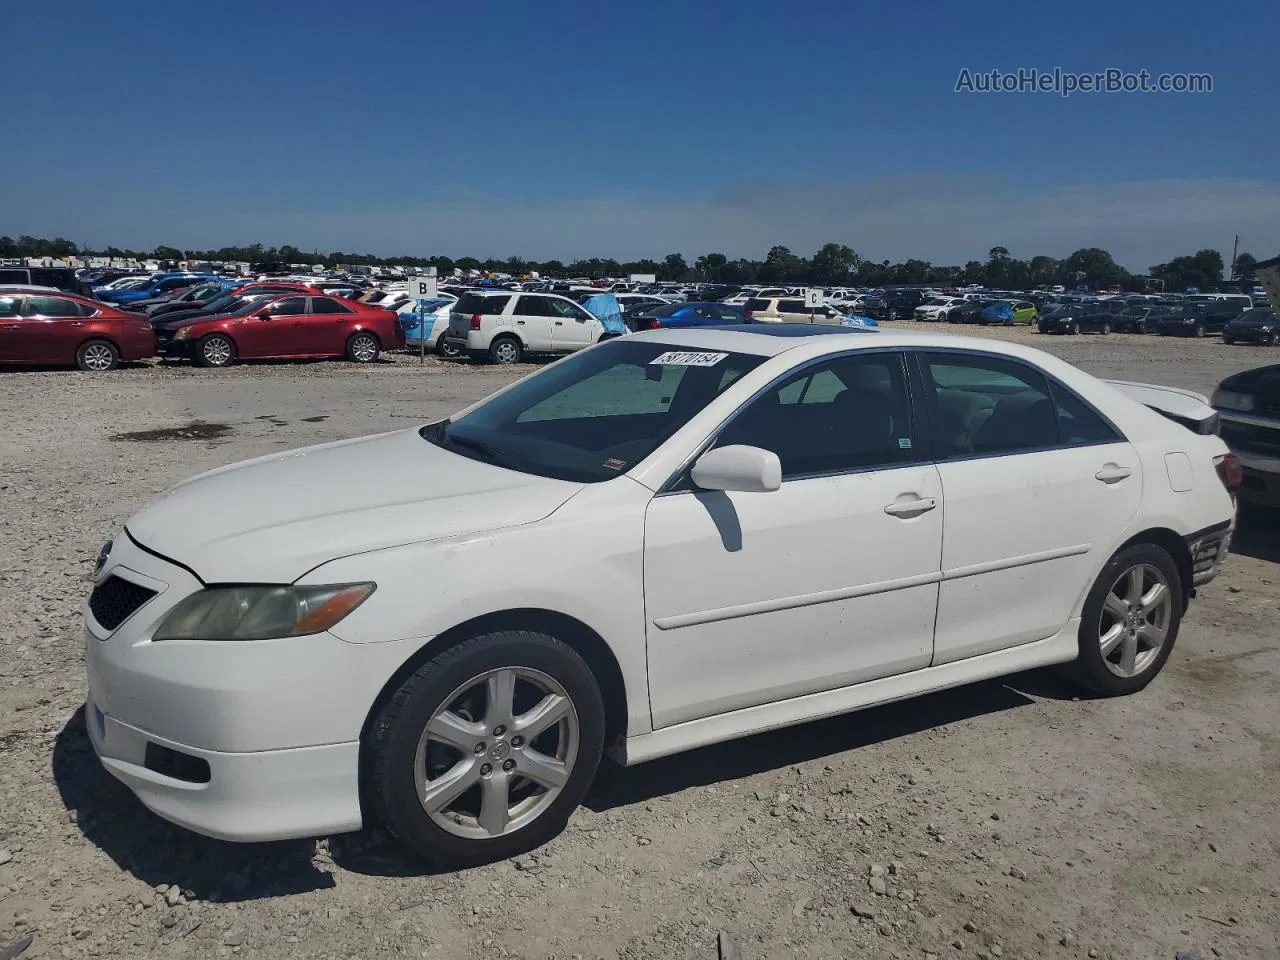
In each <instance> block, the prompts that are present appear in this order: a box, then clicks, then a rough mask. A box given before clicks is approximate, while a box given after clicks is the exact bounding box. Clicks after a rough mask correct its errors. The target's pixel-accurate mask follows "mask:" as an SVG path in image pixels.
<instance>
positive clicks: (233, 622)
mask: <svg viewBox="0 0 1280 960" xmlns="http://www.w3.org/2000/svg"><path fill="white" fill-rule="evenodd" d="M374 588H375V585H374V584H372V583H339V584H333V585H329V586H316V587H298V586H246V587H209V588H208V589H206V590H201V591H200V592H199V593H194V594H192V595H191V596H189V597H187V598H186V599H185V600H183V601H182V602H181V603H179V604H178V605H177V606H176V607H174V608H173V609H172V610H170V611H169V615H168V616H167V617H165V618H164V621H163V622H162V623H161V624H160V627H159V628H158V629H157V630H156V632H155V635H154V636H153V637H152V640H271V639H273V638H279V637H300V636H304V635H306V634H309V633H320V632H321V631H322V630H328V629H329V628H330V627H332V626H333V625H334V624H336V623H337V622H338V621H339V620H341V619H342V618H343V617H345V616H346V615H347V614H349V613H350V612H351V611H352V610H354V609H355V608H356V607H358V606H360V604H362V603H363V602H364V601H365V599H366V598H367V597H368V596H369V594H371V593H373V591H374Z"/></svg>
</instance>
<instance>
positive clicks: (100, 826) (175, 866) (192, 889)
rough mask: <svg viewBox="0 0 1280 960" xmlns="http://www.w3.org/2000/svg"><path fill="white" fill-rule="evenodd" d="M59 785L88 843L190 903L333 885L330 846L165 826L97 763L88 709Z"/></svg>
mask: <svg viewBox="0 0 1280 960" xmlns="http://www.w3.org/2000/svg"><path fill="white" fill-rule="evenodd" d="M53 780H54V783H55V784H56V786H57V788H58V793H59V796H60V797H61V799H62V802H63V805H64V806H65V807H66V809H67V818H68V819H69V820H70V821H71V822H73V823H75V824H76V826H77V827H78V828H79V830H80V832H81V833H82V834H83V835H84V837H85V839H87V840H88V841H89V842H91V843H92V844H94V846H96V847H97V848H98V849H99V850H101V851H102V852H103V853H105V854H106V855H107V856H108V857H110V858H111V859H112V860H113V861H115V863H116V865H117V866H118V867H119V868H120V869H121V870H125V871H127V872H129V873H131V874H133V875H134V876H135V877H137V878H138V879H139V880H141V881H142V882H143V883H146V884H149V885H150V886H152V887H156V886H158V885H160V884H168V885H170V886H173V885H176V886H177V887H178V888H179V889H180V890H181V891H182V893H183V895H184V896H185V897H186V899H188V900H190V899H199V900H218V901H231V902H234V901H239V900H257V899H263V898H269V897H281V896H287V895H290V894H297V893H307V892H310V891H312V890H324V889H328V888H330V887H333V886H334V885H335V884H334V879H333V875H332V874H331V873H330V872H329V871H328V870H325V869H323V867H324V861H325V860H326V859H327V857H328V850H327V846H328V843H327V842H324V841H321V842H319V843H317V841H314V840H305V841H285V842H280V843H257V844H239V843H226V842H223V841H220V840H212V839H209V838H208V837H202V836H199V835H198V834H194V833H191V832H190V831H188V830H184V829H182V828H180V827H175V826H172V825H171V824H169V823H167V822H166V821H164V820H162V819H160V817H158V816H156V815H155V814H153V813H152V812H151V811H150V810H148V809H146V807H144V806H143V805H142V803H141V802H140V801H139V800H138V799H137V798H136V797H135V796H134V795H133V793H132V792H130V791H129V789H128V788H127V787H125V786H124V784H122V783H120V782H119V781H117V780H116V779H115V778H114V777H112V776H111V775H110V774H108V773H107V771H106V770H105V769H103V767H102V764H101V763H100V762H99V761H98V759H97V757H96V756H94V753H93V747H92V745H91V744H90V743H89V736H88V733H87V732H86V730H85V721H84V708H83V707H81V708H80V709H78V710H77V711H76V712H75V713H74V714H73V715H72V716H71V717H70V718H69V719H68V721H67V723H66V725H65V726H64V727H63V728H62V730H61V731H60V732H59V733H58V736H57V738H56V739H55V741H54V745H53ZM419 872H421V871H419Z"/></svg>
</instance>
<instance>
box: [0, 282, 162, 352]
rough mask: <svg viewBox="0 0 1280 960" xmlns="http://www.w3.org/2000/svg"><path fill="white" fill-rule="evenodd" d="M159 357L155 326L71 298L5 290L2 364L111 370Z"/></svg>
mask: <svg viewBox="0 0 1280 960" xmlns="http://www.w3.org/2000/svg"><path fill="white" fill-rule="evenodd" d="M155 355H156V335H155V333H154V332H153V331H152V329H151V321H150V320H148V319H147V318H146V317H144V316H141V315H140V314H136V313H126V312H125V311H124V310H121V309H120V308H119V307H116V306H114V305H112V304H109V303H100V302H98V301H97V300H90V299H88V298H87V297H78V296H74V295H72V294H69V293H54V292H52V291H50V292H49V293H47V294H46V293H39V292H35V291H31V290H16V289H13V290H5V289H4V288H3V287H0V363H33V364H44V363H47V364H67V365H71V364H74V365H75V366H77V367H79V368H80V369H81V370H111V369H113V368H114V367H115V366H116V365H117V364H119V363H120V361H121V360H145V359H146V358H147V357H154V356H155Z"/></svg>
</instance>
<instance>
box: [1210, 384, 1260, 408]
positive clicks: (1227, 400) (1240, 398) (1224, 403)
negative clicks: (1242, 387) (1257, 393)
mask: <svg viewBox="0 0 1280 960" xmlns="http://www.w3.org/2000/svg"><path fill="white" fill-rule="evenodd" d="M1211 402H1212V403H1213V405H1214V406H1215V407H1221V408H1222V409H1223V410H1235V411H1238V412H1239V413H1248V412H1249V411H1250V410H1252V409H1253V397H1251V396H1250V395H1249V394H1247V393H1235V392H1233V391H1231V390H1217V391H1215V392H1214V394H1213V400H1212V401H1211Z"/></svg>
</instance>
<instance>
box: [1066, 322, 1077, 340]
mask: <svg viewBox="0 0 1280 960" xmlns="http://www.w3.org/2000/svg"><path fill="white" fill-rule="evenodd" d="M1079 332H1080V324H1078V323H1074V322H1073V323H1072V324H1071V326H1069V327H1067V333H1069V334H1071V336H1073V337H1074V336H1075V335H1076V334H1078V333H1079Z"/></svg>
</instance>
